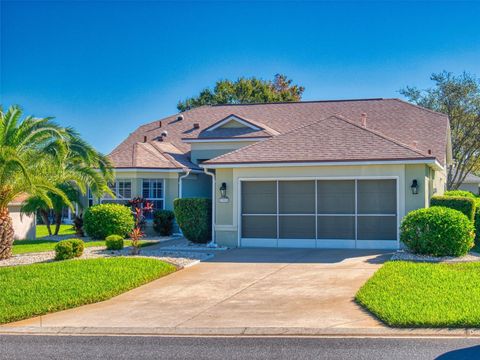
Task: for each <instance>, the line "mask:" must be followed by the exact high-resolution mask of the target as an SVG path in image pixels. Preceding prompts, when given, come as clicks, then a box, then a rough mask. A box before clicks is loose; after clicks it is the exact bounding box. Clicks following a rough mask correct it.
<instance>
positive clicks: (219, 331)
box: [0, 326, 480, 338]
mask: <svg viewBox="0 0 480 360" xmlns="http://www.w3.org/2000/svg"><path fill="white" fill-rule="evenodd" d="M2 334H3V335H7V334H10V335H11V334H17V335H20V334H22V335H28V334H30V335H104V336H115V335H118V336H128V335H130V336H136V335H137V336H236V337H238V336H312V337H315V336H317V337H397V338H399V337H475V338H480V329H393V328H290V327H240V328H182V327H156V328H151V327H148V328H147V327H145V328H143V327H134V328H129V327H38V326H19V327H9V326H0V335H2Z"/></svg>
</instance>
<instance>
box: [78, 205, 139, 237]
mask: <svg viewBox="0 0 480 360" xmlns="http://www.w3.org/2000/svg"><path fill="white" fill-rule="evenodd" d="M134 226H135V220H134V219H133V215H132V212H131V211H130V208H128V207H126V206H124V205H120V204H100V205H94V206H92V207H89V208H88V209H87V210H86V211H85V214H84V215H83V229H84V230H85V231H86V233H87V234H88V235H89V236H90V237H92V238H93V239H98V240H100V239H105V238H106V237H107V236H109V235H119V236H121V237H126V236H127V235H128V234H130V233H131V232H132V230H133V227H134Z"/></svg>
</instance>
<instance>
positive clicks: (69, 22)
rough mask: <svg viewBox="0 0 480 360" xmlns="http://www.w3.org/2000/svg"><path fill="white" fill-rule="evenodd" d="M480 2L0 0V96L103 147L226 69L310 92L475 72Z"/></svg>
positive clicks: (377, 92) (312, 96)
mask: <svg viewBox="0 0 480 360" xmlns="http://www.w3.org/2000/svg"><path fill="white" fill-rule="evenodd" d="M478 14H480V2H470V3H462V2H458V1H457V2H437V3H435V2H421V3H417V2H399V3H397V2H308V3H302V2H262V3H257V2H241V3H236V2H198V1H196V2H175V3H174V2H153V1H82V2H80V1H60V2H46V1H33V2H26V1H2V2H1V64H0V65H1V78H0V85H1V89H0V90H1V99H0V101H1V103H2V104H3V105H4V106H5V105H10V104H14V103H15V104H20V105H22V106H23V107H24V109H25V111H26V112H27V113H29V114H34V115H36V116H47V115H52V116H55V117H56V118H57V121H58V122H60V123H61V124H63V125H70V126H73V127H75V128H76V129H77V130H78V131H80V133H81V134H82V135H83V136H84V137H85V138H86V139H87V140H88V141H90V142H91V143H92V144H93V145H95V146H96V147H97V148H98V149H100V150H101V151H103V152H109V151H110V150H112V149H113V147H114V146H116V145H117V144H118V143H119V142H121V141H122V140H123V139H124V138H125V137H126V136H127V135H128V134H129V133H130V132H132V131H133V130H135V128H136V127H137V126H138V125H140V124H142V123H145V122H149V121H153V120H156V119H160V118H162V117H164V116H167V115H169V114H172V113H175V112H176V104H177V102H178V100H179V99H184V98H186V97H188V96H192V95H195V94H197V93H198V92H199V90H201V89H202V88H204V87H206V86H211V85H213V84H214V82H215V81H216V80H218V79H221V78H230V79H235V78H237V77H239V76H258V77H262V78H265V79H271V78H272V77H273V75H274V74H275V73H285V74H287V75H288V76H289V77H291V78H293V80H294V81H295V82H297V83H299V84H301V85H304V86H305V87H306V90H305V93H304V100H319V99H341V98H368V97H399V96H400V95H399V94H398V90H399V89H400V88H402V87H404V86H406V85H417V86H419V87H426V86H429V85H430V81H429V76H430V74H431V73H432V72H439V71H442V70H448V71H452V72H455V73H460V72H462V71H464V70H465V71H468V72H470V73H473V74H476V75H477V76H480V27H479V26H478Z"/></svg>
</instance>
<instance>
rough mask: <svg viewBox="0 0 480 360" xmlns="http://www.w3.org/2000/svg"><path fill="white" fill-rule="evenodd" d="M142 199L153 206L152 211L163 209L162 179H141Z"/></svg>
mask: <svg viewBox="0 0 480 360" xmlns="http://www.w3.org/2000/svg"><path fill="white" fill-rule="evenodd" d="M142 197H143V198H144V199H146V200H148V201H149V202H151V203H152V204H153V210H162V209H164V208H165V182H164V179H143V180H142Z"/></svg>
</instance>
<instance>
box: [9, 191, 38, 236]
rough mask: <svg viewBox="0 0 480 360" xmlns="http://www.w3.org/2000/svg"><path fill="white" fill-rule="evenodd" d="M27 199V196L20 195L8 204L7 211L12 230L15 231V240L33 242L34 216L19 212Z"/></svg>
mask: <svg viewBox="0 0 480 360" xmlns="http://www.w3.org/2000/svg"><path fill="white" fill-rule="evenodd" d="M27 198H28V195H27V194H21V195H19V196H17V197H16V198H15V199H13V201H12V202H11V203H10V204H8V211H9V212H10V216H11V218H12V221H13V230H14V231H15V235H14V238H15V240H25V239H28V240H35V215H34V214H31V215H28V214H23V213H22V212H21V211H20V209H21V208H22V205H23V203H24V202H25V200H27Z"/></svg>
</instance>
